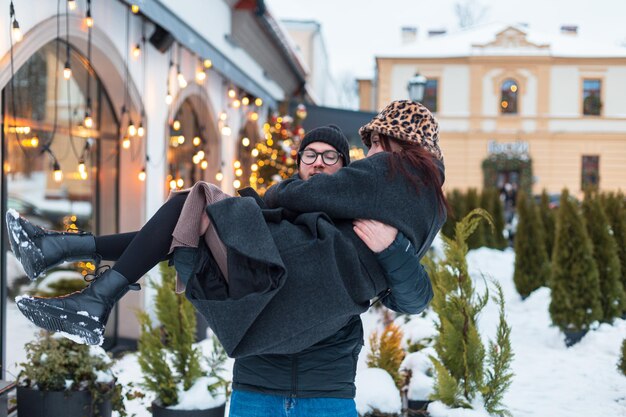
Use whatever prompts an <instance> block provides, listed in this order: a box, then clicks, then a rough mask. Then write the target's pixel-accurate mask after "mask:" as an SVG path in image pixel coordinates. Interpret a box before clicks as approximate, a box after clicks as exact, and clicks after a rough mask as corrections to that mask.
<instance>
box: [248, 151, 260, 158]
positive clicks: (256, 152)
mask: <svg viewBox="0 0 626 417" xmlns="http://www.w3.org/2000/svg"><path fill="white" fill-rule="evenodd" d="M250 153H251V154H252V156H254V157H255V158H256V157H257V156H259V150H258V149H252V152H250Z"/></svg>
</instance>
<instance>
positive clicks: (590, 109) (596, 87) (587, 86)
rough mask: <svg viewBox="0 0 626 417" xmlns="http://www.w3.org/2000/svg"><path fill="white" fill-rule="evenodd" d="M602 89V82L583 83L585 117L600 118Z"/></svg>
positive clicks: (585, 81)
mask: <svg viewBox="0 0 626 417" xmlns="http://www.w3.org/2000/svg"><path fill="white" fill-rule="evenodd" d="M601 88H602V81H601V80H584V81H583V114H584V115H585V116H600V110H601V109H602V102H601V100H600V97H601V96H600V93H601Z"/></svg>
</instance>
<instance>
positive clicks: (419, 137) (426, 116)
mask: <svg viewBox="0 0 626 417" xmlns="http://www.w3.org/2000/svg"><path fill="white" fill-rule="evenodd" d="M372 132H378V133H380V134H382V135H387V136H390V137H392V138H394V139H397V140H401V141H405V142H413V143H415V144H416V145H419V146H423V147H424V148H425V149H426V150H428V151H429V152H430V153H432V154H433V155H434V156H435V157H436V158H437V159H439V160H443V154H442V153H441V149H440V148H439V123H437V119H435V117H434V116H433V114H432V113H431V112H430V110H428V109H427V108H426V107H424V106H423V105H422V104H421V103H418V102H415V101H411V100H397V101H393V102H391V103H390V104H389V105H388V106H387V107H385V108H384V109H383V110H382V111H381V112H380V113H378V114H377V115H376V116H374V118H373V119H372V120H371V121H370V122H369V123H368V124H366V125H365V126H362V127H361V128H360V129H359V134H360V135H361V140H363V143H364V144H365V145H366V146H367V147H368V148H369V147H370V146H371V141H370V136H371V134H372Z"/></svg>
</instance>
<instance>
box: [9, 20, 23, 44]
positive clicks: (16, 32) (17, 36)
mask: <svg viewBox="0 0 626 417" xmlns="http://www.w3.org/2000/svg"><path fill="white" fill-rule="evenodd" d="M12 31H13V40H14V41H15V43H18V42H19V41H21V40H22V39H24V35H22V30H21V29H20V24H19V23H17V20H14V21H13V29H12Z"/></svg>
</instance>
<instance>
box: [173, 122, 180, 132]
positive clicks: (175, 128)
mask: <svg viewBox="0 0 626 417" xmlns="http://www.w3.org/2000/svg"><path fill="white" fill-rule="evenodd" d="M172 128H173V129H174V130H180V121H179V120H174V121H173V122H172Z"/></svg>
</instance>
